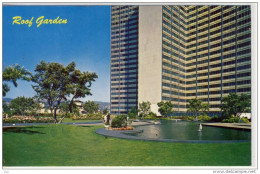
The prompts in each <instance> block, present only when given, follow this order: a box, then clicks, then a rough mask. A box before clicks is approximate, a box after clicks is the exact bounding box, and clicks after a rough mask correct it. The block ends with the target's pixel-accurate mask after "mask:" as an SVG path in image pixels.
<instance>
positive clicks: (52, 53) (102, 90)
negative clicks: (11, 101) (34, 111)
mask: <svg viewBox="0 0 260 174" xmlns="http://www.w3.org/2000/svg"><path fill="white" fill-rule="evenodd" d="M15 16H20V17H21V18H22V20H23V19H24V20H31V18H32V17H34V18H33V20H32V25H31V26H30V27H29V25H28V24H19V25H18V24H16V23H14V24H13V17H15ZM41 16H44V19H56V18H57V17H59V19H67V23H66V24H42V25H40V26H39V27H37V24H36V20H37V19H38V18H39V17H41ZM19 22H20V23H21V21H19ZM41 60H44V61H45V62H58V63H60V64H63V65H64V66H66V65H68V64H69V63H71V62H72V61H74V62H75V63H76V68H77V69H79V70H81V71H88V72H96V73H97V75H98V79H96V81H95V82H94V83H92V86H91V92H92V94H93V95H92V96H87V97H86V98H84V99H82V98H81V100H82V101H86V100H95V101H103V102H109V100H110V98H109V97H110V6H3V60H2V66H3V69H4V68H5V67H7V66H10V65H14V64H19V65H21V66H23V67H24V68H25V69H27V70H29V71H30V72H32V73H34V70H35V67H36V65H37V64H39V63H40V61H41ZM32 84H33V83H32V82H25V81H21V80H18V87H17V88H15V87H14V86H13V85H12V84H11V83H9V86H10V87H11V90H10V91H9V92H8V93H7V95H6V96H5V97H8V98H16V97H18V96H25V97H33V96H34V95H35V94H36V93H35V92H34V90H33V89H32V87H31V85H32Z"/></svg>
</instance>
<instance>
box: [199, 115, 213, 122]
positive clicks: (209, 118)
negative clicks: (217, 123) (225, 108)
mask: <svg viewBox="0 0 260 174" xmlns="http://www.w3.org/2000/svg"><path fill="white" fill-rule="evenodd" d="M198 120H200V121H209V120H211V117H209V116H207V115H200V116H199V117H198Z"/></svg>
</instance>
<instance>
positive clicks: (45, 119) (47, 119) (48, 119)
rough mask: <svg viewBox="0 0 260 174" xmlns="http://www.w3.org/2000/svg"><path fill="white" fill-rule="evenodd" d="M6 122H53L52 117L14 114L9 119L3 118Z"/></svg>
mask: <svg viewBox="0 0 260 174" xmlns="http://www.w3.org/2000/svg"><path fill="white" fill-rule="evenodd" d="M3 122H4V123H53V122H54V119H53V118H52V117H39V118H35V117H32V116H12V117H9V118H8V119H3Z"/></svg>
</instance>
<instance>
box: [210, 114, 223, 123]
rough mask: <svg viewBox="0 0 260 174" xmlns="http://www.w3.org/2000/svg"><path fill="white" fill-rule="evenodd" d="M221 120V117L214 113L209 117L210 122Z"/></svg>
mask: <svg viewBox="0 0 260 174" xmlns="http://www.w3.org/2000/svg"><path fill="white" fill-rule="evenodd" d="M221 120H222V118H221V117H218V116H217V115H214V116H213V117H211V119H210V121H212V122H220V121H221Z"/></svg>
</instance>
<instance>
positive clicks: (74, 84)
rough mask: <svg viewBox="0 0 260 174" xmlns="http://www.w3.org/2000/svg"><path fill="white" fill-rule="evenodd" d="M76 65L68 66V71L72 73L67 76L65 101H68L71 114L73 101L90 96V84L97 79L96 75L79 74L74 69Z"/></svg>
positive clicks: (88, 73)
mask: <svg viewBox="0 0 260 174" xmlns="http://www.w3.org/2000/svg"><path fill="white" fill-rule="evenodd" d="M75 66H76V64H75V63H74V62H72V63H71V64H70V70H71V71H72V73H71V74H70V75H69V77H68V78H69V85H67V94H66V99H67V100H69V98H71V99H70V102H69V110H70V112H71V113H72V112H73V103H74V100H75V99H78V98H84V97H86V96H87V95H92V93H91V91H90V87H91V85H92V82H93V81H95V79H96V78H98V76H97V74H96V73H90V72H81V71H80V70H78V69H75Z"/></svg>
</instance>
